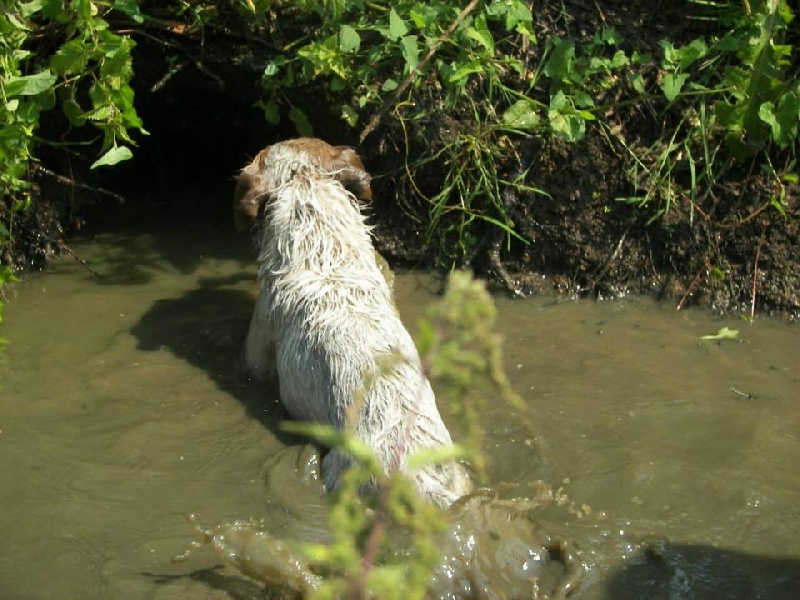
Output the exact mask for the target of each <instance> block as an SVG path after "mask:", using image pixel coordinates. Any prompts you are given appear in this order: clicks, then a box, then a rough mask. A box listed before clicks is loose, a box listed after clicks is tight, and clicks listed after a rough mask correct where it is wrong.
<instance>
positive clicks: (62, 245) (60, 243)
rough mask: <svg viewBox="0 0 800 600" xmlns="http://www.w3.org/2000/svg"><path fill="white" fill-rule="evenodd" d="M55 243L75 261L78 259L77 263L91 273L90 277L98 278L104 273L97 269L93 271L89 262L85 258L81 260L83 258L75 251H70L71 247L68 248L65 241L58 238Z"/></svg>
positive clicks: (101, 277)
mask: <svg viewBox="0 0 800 600" xmlns="http://www.w3.org/2000/svg"><path fill="white" fill-rule="evenodd" d="M56 244H57V245H58V247H59V249H60V250H64V251H65V252H66V253H67V254H69V255H70V256H71V257H72V258H74V259H75V260H76V261H78V263H79V264H80V265H81V266H82V267H83V268H84V269H86V270H87V271H88V272H89V275H91V276H92V277H97V278H98V279H103V277H104V275H103V274H102V273H100V272H98V271H95V270H94V269H93V268H92V267H90V266H89V263H87V262H86V261H85V260H83V259H82V258H81V257H80V256H78V255H77V254H75V253H74V252H73V251H72V248H70V247H69V246H67V244H66V243H64V242H63V241H61V240H58V241H56Z"/></svg>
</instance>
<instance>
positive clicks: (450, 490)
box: [245, 167, 470, 506]
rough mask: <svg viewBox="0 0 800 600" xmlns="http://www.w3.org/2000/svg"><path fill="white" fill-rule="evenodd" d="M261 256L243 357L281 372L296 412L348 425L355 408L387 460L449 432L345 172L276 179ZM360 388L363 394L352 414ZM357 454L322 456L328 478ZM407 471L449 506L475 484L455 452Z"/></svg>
mask: <svg viewBox="0 0 800 600" xmlns="http://www.w3.org/2000/svg"><path fill="white" fill-rule="evenodd" d="M259 262H260V269H259V279H260V283H261V295H260V297H259V299H258V303H257V306H256V311H255V313H254V316H253V323H252V325H251V329H250V332H249V334H248V340H247V344H246V348H245V360H246V362H247V364H248V367H249V368H250V370H251V371H255V372H256V373H258V372H259V371H261V372H264V371H271V370H274V371H275V372H276V373H277V375H278V381H279V385H280V394H281V401H282V402H283V404H284V405H285V407H286V408H287V410H288V411H289V413H290V414H291V415H292V416H293V417H294V418H296V419H298V420H303V421H316V422H322V423H327V424H330V425H333V426H335V427H337V428H339V429H342V428H344V426H345V424H346V422H347V420H348V419H354V425H355V428H354V433H355V434H356V436H357V437H358V438H359V439H360V440H361V441H363V442H365V443H366V444H368V445H369V446H370V447H371V448H372V449H373V450H374V451H375V453H376V456H377V458H378V460H379V461H380V462H381V464H382V465H383V466H384V469H385V471H386V472H390V471H393V470H396V469H399V468H403V467H404V465H405V463H406V459H407V458H408V456H409V455H410V454H412V453H413V452H415V451H417V450H419V449H422V448H430V447H437V446H449V445H451V444H452V441H451V439H450V435H449V433H448V431H447V428H446V427H445V425H444V422H443V421H442V419H441V416H440V414H439V411H438V409H437V407H436V401H435V398H434V394H433V391H432V389H431V387H430V383H429V382H428V379H427V377H426V376H425V375H424V373H423V371H422V369H421V366H420V361H419V356H418V353H417V350H416V347H415V346H414V342H413V340H412V339H411V336H410V335H409V333H408V331H407V330H406V329H405V327H404V326H403V324H402V322H401V321H400V317H399V315H398V314H397V311H396V309H395V307H394V303H393V301H392V294H391V290H390V289H389V286H388V284H387V283H386V280H385V278H384V276H383V274H382V273H381V271H380V268H379V266H378V264H377V262H376V260H375V253H374V249H373V247H372V241H371V239H370V231H369V227H368V226H367V224H366V222H365V219H364V216H363V215H362V214H361V211H360V207H359V204H358V200H357V199H356V198H355V197H354V196H353V195H352V194H351V193H350V192H348V191H347V190H346V189H345V187H344V186H343V185H342V183H341V182H340V181H338V180H337V179H334V178H332V177H330V176H327V175H326V174H324V173H320V172H319V170H316V169H313V168H305V167H301V168H298V169H296V170H295V171H294V172H293V174H292V176H291V177H290V178H289V179H288V180H287V181H285V182H283V183H282V184H281V185H279V186H277V187H276V188H274V189H273V190H272V192H271V193H270V196H269V199H268V200H267V202H266V203H265V205H264V222H263V227H262V230H261V243H260V254H259ZM359 392H363V393H361V394H359ZM356 397H362V398H363V405H362V406H359V407H356V408H357V410H356V411H355V413H356V414H354V415H351V414H349V413H350V412H353V411H350V408H351V406H352V404H353V402H354V399H355V398H356ZM348 464H349V458H348V457H347V456H346V455H344V454H343V453H342V452H340V451H339V450H337V449H333V450H332V451H331V452H330V453H329V454H328V455H327V456H326V457H325V459H324V461H323V465H322V474H323V479H324V482H325V485H326V487H327V488H328V489H330V488H333V487H335V486H336V484H337V482H338V479H339V476H340V474H341V471H342V470H343V469H345V468H346V467H347V466H348ZM410 475H411V478H412V480H413V481H414V482H415V485H416V486H417V488H418V489H419V491H420V492H421V493H422V494H423V495H425V496H427V497H429V498H430V499H432V500H433V501H434V502H436V503H437V504H440V505H442V506H448V505H449V504H451V503H452V502H453V501H455V500H456V499H457V498H458V497H459V496H460V495H462V494H464V493H467V492H468V491H469V487H470V484H469V478H468V477H467V475H466V472H465V471H464V470H463V468H462V467H461V466H460V465H457V464H456V463H455V462H454V461H451V462H450V463H447V464H444V465H437V466H428V467H424V468H423V469H420V470H419V471H417V472H416V473H413V474H410Z"/></svg>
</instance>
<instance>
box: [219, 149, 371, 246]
mask: <svg viewBox="0 0 800 600" xmlns="http://www.w3.org/2000/svg"><path fill="white" fill-rule="evenodd" d="M302 167H305V168H311V169H313V170H315V171H318V172H319V173H321V174H323V175H328V176H330V177H332V178H335V179H338V180H339V181H340V182H341V184H342V185H343V186H344V187H345V189H347V190H348V191H349V192H350V193H352V194H353V195H354V196H355V197H356V198H358V199H359V200H361V201H363V202H369V201H370V200H372V188H371V187H370V176H369V173H367V171H366V169H364V163H362V162H361V159H360V158H359V157H358V155H357V154H356V152H355V150H353V149H352V148H350V147H349V146H331V145H330V144H328V143H326V142H323V141H322V140H318V139H316V138H297V139H294V140H286V141H284V142H278V143H277V144H273V145H272V146H267V147H266V148H264V149H263V150H262V151H261V152H259V153H258V154H257V155H256V157H255V158H254V159H253V161H252V162H251V163H250V164H249V165H247V166H246V167H245V168H244V169H242V172H241V173H240V174H239V178H238V179H237V180H236V191H235V192H234V199H233V213H234V220H235V223H236V229H237V230H239V231H242V230H244V229H246V228H247V227H248V225H249V224H250V223H252V222H253V221H254V220H255V219H256V218H257V217H258V213H259V211H260V210H261V207H262V206H263V205H264V203H265V202H266V201H267V199H268V198H269V196H270V194H271V193H272V192H273V191H274V190H275V189H277V188H278V187H280V186H281V185H283V184H284V183H286V182H287V181H289V180H290V179H291V178H292V176H293V175H294V173H295V172H296V171H297V170H298V169H299V168H302Z"/></svg>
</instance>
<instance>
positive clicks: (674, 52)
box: [620, 0, 800, 221]
mask: <svg viewBox="0 0 800 600" xmlns="http://www.w3.org/2000/svg"><path fill="white" fill-rule="evenodd" d="M698 3H699V2H698ZM700 4H702V5H703V6H704V7H705V8H707V9H709V10H713V11H714V12H713V19H715V20H716V21H717V22H718V24H720V25H722V26H725V27H727V28H728V29H727V32H726V33H724V35H720V36H709V37H707V38H697V39H695V40H693V41H692V42H690V43H688V44H686V45H684V46H681V47H676V46H675V45H673V44H672V43H671V42H669V41H668V40H662V41H661V43H660V46H661V49H662V52H663V56H662V60H661V65H660V66H661V68H662V74H661V81H660V84H659V86H660V89H661V91H662V93H663V95H664V98H665V99H666V100H667V102H668V108H670V109H671V110H673V111H674V112H678V111H680V114H681V117H680V119H679V120H678V122H677V125H676V126H674V127H672V128H671V129H670V130H669V131H667V132H666V134H665V136H664V137H663V138H662V139H661V140H659V142H658V143H657V144H654V145H653V146H652V147H650V148H648V149H647V151H646V152H645V153H644V155H643V154H642V153H641V152H639V153H635V152H633V151H631V153H630V154H631V159H632V167H631V180H632V181H635V182H637V188H638V189H637V192H640V193H637V194H636V195H634V196H632V197H628V198H620V200H622V201H625V202H628V203H630V204H634V205H637V206H640V207H647V209H648V210H650V211H651V213H652V216H651V219H650V220H651V221H653V220H655V219H658V218H660V217H662V216H664V215H665V214H667V212H669V210H670V209H671V207H672V206H673V205H674V204H675V203H676V202H680V201H683V202H685V203H686V204H687V205H688V207H689V215H690V219H693V218H694V216H695V214H696V212H698V211H703V210H711V209H713V206H712V207H708V206H704V202H706V201H708V200H709V198H710V197H711V196H712V194H711V192H712V190H713V188H714V185H715V182H716V180H717V179H718V177H719V175H720V173H721V172H722V171H723V170H724V169H725V168H726V164H727V163H726V161H727V157H728V156H730V157H731V158H733V159H735V160H738V161H744V160H757V161H758V162H759V163H760V164H761V167H762V170H763V171H764V172H766V173H768V174H770V175H771V176H772V178H773V181H774V182H775V187H776V188H777V189H779V190H780V193H779V194H778V195H777V196H776V197H775V198H773V200H772V202H771V204H772V206H773V207H774V208H775V209H777V210H778V212H780V213H781V214H784V209H785V198H784V183H783V182H784V181H788V180H790V179H791V178H792V176H793V173H792V170H793V165H794V159H795V154H796V146H797V124H798V121H800V79H798V73H797V70H796V68H794V67H796V65H793V64H792V62H791V56H792V53H793V52H796V51H795V49H794V48H793V47H792V46H790V45H789V44H788V43H787V41H788V34H789V25H790V23H791V22H792V21H793V19H794V14H793V12H792V10H791V9H790V8H789V6H788V3H787V2H786V1H785V0H763V1H760V2H754V3H752V4H750V3H743V4H740V3H738V2H726V1H724V0H720V1H719V2H703V3H700ZM773 147H777V148H778V149H780V150H783V151H785V154H786V155H787V156H788V160H787V166H786V167H785V168H784V169H783V170H780V171H779V170H776V169H775V168H774V167H773V166H772V162H771V159H770V153H771V151H772V149H773ZM677 173H688V175H689V177H688V178H687V177H685V176H676V174H677ZM787 177H788V178H789V179H787ZM706 214H707V213H706Z"/></svg>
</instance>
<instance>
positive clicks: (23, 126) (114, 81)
mask: <svg viewBox="0 0 800 600" xmlns="http://www.w3.org/2000/svg"><path fill="white" fill-rule="evenodd" d="M113 11H118V12H120V13H122V14H124V15H126V16H127V17H129V18H131V19H133V20H134V21H135V22H137V23H141V22H142V21H143V19H144V18H143V16H142V15H141V13H140V12H139V8H138V5H137V4H136V2H135V1H133V0H115V1H114V2H111V3H103V4H101V3H96V2H91V1H90V0H70V1H69V2H61V1H57V0H31V1H29V2H24V3H23V2H13V3H10V4H4V8H3V12H2V13H1V14H0V98H2V104H3V106H4V107H5V108H4V110H3V111H2V113H0V194H2V201H0V227H1V229H0V256H2V255H3V254H5V252H6V251H7V250H8V248H9V247H10V246H11V245H13V242H14V236H13V232H14V220H15V215H16V214H18V213H19V211H22V210H25V209H27V208H28V207H29V206H30V205H31V201H32V199H31V195H30V191H31V190H30V183H29V180H30V166H31V162H32V161H34V160H35V155H36V144H37V143H38V142H40V141H41V140H37V139H36V132H37V129H38V127H39V122H40V117H41V114H42V113H43V112H46V111H49V110H51V109H53V108H55V107H56V106H60V108H61V110H62V111H63V113H64V115H65V116H66V118H67V119H68V121H69V123H70V124H71V125H72V126H73V127H75V128H79V127H81V126H83V125H84V124H91V125H92V126H93V127H94V128H96V129H98V130H99V131H100V132H101V134H102V141H101V143H100V144H99V149H98V153H99V158H98V159H97V160H96V161H95V162H94V163H93V164H92V168H95V167H99V166H104V165H113V164H116V163H118V162H120V161H122V160H126V159H128V158H130V156H131V151H130V148H129V146H130V145H132V144H133V143H134V142H133V140H132V138H131V137H130V130H132V129H136V130H139V131H140V132H142V133H146V132H145V131H144V129H143V126H142V122H141V120H140V119H139V117H138V115H137V114H136V109H135V108H134V103H133V100H134V98H133V90H132V88H131V86H130V80H131V77H132V75H133V71H132V68H131V50H132V49H133V47H134V45H135V43H134V41H133V40H132V39H131V38H130V37H129V36H127V35H119V34H117V33H114V32H113V31H111V29H110V28H109V24H108V22H107V20H106V19H105V17H106V16H107V15H108V14H109V13H111V12H113ZM62 143H63V142H62ZM3 268H4V269H6V270H7V267H3ZM7 281H9V275H8V274H7V273H6V274H5V275H3V276H2V277H0V286H2V285H3V284H4V283H6V282H7Z"/></svg>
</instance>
